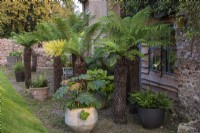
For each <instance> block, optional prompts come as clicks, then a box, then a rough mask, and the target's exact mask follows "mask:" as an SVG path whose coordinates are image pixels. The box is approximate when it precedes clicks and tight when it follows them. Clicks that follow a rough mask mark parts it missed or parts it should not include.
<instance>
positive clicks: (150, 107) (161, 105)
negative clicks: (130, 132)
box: [130, 90, 172, 129]
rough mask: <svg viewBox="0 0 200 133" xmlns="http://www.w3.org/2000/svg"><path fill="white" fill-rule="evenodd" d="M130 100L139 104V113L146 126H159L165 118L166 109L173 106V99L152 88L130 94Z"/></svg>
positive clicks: (143, 124)
mask: <svg viewBox="0 0 200 133" xmlns="http://www.w3.org/2000/svg"><path fill="white" fill-rule="evenodd" d="M130 102H131V103H133V104H136V105H137V106H138V115H139V119H140V122H141V124H142V126H143V127H144V128H148V129H152V128H157V127H159V126H160V125H161V124H162V123H163V121H164V118H165V111H166V109H169V108H170V107H171V103H172V102H171V100H170V99H169V98H168V97H167V96H166V95H165V94H163V93H154V92H152V91H151V90H148V91H144V92H136V93H133V94H130Z"/></svg>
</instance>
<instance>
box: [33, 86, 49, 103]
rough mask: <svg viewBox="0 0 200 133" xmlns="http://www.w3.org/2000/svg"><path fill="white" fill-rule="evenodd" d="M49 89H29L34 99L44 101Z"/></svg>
mask: <svg viewBox="0 0 200 133" xmlns="http://www.w3.org/2000/svg"><path fill="white" fill-rule="evenodd" d="M48 91H49V87H41V88H30V92H31V94H32V96H33V98H34V99H36V100H39V101H44V100H46V99H47V98H48Z"/></svg>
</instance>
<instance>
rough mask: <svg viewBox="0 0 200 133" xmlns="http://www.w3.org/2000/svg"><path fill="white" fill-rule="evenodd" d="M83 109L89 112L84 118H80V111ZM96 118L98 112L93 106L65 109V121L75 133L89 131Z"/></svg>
mask: <svg viewBox="0 0 200 133" xmlns="http://www.w3.org/2000/svg"><path fill="white" fill-rule="evenodd" d="M82 110H84V111H85V112H87V113H89V116H88V118H87V119H86V120H82V119H80V113H81V111H82ZM97 120H98V114H97V111H96V109H95V108H81V109H72V110H70V109H68V108H67V109H66V112H65V123H66V125H67V126H68V127H70V128H71V129H72V130H73V131H74V132H75V133H90V132H91V131H92V129H93V128H94V126H95V125H96V123H97Z"/></svg>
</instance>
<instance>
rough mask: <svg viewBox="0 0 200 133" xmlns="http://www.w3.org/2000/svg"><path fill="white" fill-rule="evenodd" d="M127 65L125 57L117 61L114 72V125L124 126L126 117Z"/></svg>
mask: <svg viewBox="0 0 200 133" xmlns="http://www.w3.org/2000/svg"><path fill="white" fill-rule="evenodd" d="M126 65H127V63H126V59H125V57H122V58H121V59H118V60H117V64H116V66H115V72H114V87H115V90H114V97H113V105H114V117H115V123H121V124H125V123H126V122H127V117H126V81H127V66H126Z"/></svg>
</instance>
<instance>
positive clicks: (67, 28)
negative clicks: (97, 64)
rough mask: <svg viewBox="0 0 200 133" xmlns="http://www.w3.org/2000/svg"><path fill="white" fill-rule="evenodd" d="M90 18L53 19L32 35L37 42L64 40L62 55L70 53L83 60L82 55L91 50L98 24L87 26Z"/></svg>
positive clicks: (74, 16)
mask: <svg viewBox="0 0 200 133" xmlns="http://www.w3.org/2000/svg"><path fill="white" fill-rule="evenodd" d="M90 20H91V17H90V16H89V15H88V14H84V13H82V14H80V15H70V16H69V17H68V18H67V19H65V18H60V17H55V18H54V19H53V20H52V21H50V22H43V23H41V24H39V25H38V26H37V27H36V31H35V32H34V33H33V35H34V37H36V38H37V40H39V41H51V40H58V39H63V40H66V43H65V47H64V49H63V50H64V51H63V53H72V54H75V55H76V56H77V57H82V58H83V59H84V56H85V55H84V53H85V52H86V51H87V50H89V49H90V48H91V45H92V44H93V43H94V42H95V40H96V38H97V37H99V36H97V37H94V34H95V33H96V30H97V29H98V28H99V27H100V25H99V24H93V25H90V26H87V25H88V23H89V21H90Z"/></svg>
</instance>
